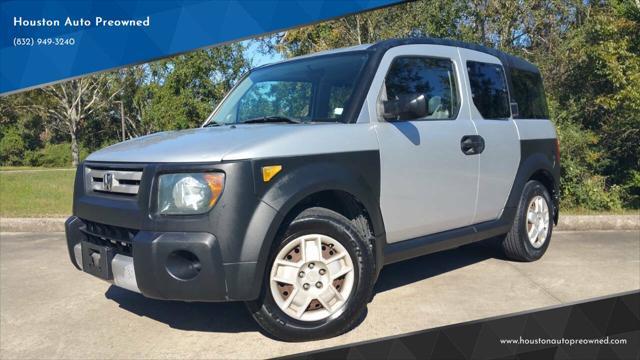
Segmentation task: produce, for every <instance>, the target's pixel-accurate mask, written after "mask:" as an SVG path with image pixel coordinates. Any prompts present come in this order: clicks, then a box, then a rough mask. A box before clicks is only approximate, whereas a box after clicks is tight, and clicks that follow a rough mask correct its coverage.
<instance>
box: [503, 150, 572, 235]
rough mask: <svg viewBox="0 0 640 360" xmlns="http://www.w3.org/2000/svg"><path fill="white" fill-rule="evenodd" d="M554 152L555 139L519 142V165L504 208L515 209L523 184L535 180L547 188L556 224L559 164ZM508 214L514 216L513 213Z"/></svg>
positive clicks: (558, 195)
mask: <svg viewBox="0 0 640 360" xmlns="http://www.w3.org/2000/svg"><path fill="white" fill-rule="evenodd" d="M554 151H555V139H533V140H521V141H520V154H521V155H520V156H521V158H520V165H519V166H518V171H517V173H516V176H515V179H514V183H513V187H512V189H511V193H510V195H509V198H508V199H507V203H506V206H505V208H510V209H516V208H517V207H518V202H519V201H520V196H521V195H522V191H523V189H524V186H525V184H526V183H527V182H528V181H530V180H537V181H540V182H541V183H542V184H543V185H544V186H545V187H546V188H547V190H548V191H549V194H550V195H551V197H552V199H553V200H552V201H553V220H554V223H556V224H557V222H558V216H559V208H558V202H559V201H558V200H559V197H560V194H559V185H560V164H559V163H558V162H557V161H556V157H555V153H554ZM509 213H510V214H515V211H510V212H509Z"/></svg>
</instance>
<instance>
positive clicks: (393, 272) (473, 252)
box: [105, 243, 499, 337]
mask: <svg viewBox="0 0 640 360" xmlns="http://www.w3.org/2000/svg"><path fill="white" fill-rule="evenodd" d="M488 245H489V244H488V243H476V244H471V245H466V246H463V247H460V248H457V249H453V250H448V251H444V252H440V253H435V254H431V255H425V256H421V257H419V258H415V259H411V260H407V261H403V262H399V263H396V264H391V265H388V266H385V267H384V269H383V270H382V272H381V273H380V277H379V278H378V281H377V283H376V287H375V290H374V294H378V293H382V292H385V291H388V290H393V289H395V288H397V287H401V286H405V285H408V284H411V283H413V282H417V281H421V280H425V279H428V278H431V277H435V276H438V275H440V274H444V273H447V272H449V271H453V270H456V269H459V268H463V267H465V266H468V265H471V264H475V263H477V262H480V261H484V260H487V259H490V258H496V257H499V253H498V252H497V251H496V250H495V248H493V247H491V246H488ZM374 296H375V295H374ZM105 297H106V298H107V299H109V300H112V301H114V302H116V303H117V304H118V305H119V306H120V308H122V309H124V310H127V311H129V312H131V313H133V314H136V315H138V316H142V317H146V318H149V319H153V320H156V321H159V322H162V323H164V324H167V325H168V326H170V327H171V328H174V329H180V330H191V331H203V332H226V333H241V332H253V331H259V332H261V333H262V334H263V335H265V336H268V337H271V336H269V335H268V334H266V333H265V332H264V331H263V330H262V329H261V328H260V327H259V326H258V325H257V323H256V322H255V321H254V320H253V318H252V317H251V315H250V314H249V312H248V310H247V309H246V308H245V306H244V304H243V303H241V302H227V303H206V302H182V301H165V300H154V299H149V298H146V297H144V296H142V295H140V294H138V293H135V292H131V291H128V290H124V289H121V288H119V287H116V286H111V287H109V289H108V290H107V291H106V292H105ZM365 317H366V315H364V316H363V317H361V318H360V319H359V320H358V321H357V323H356V324H355V327H357V326H358V325H359V324H360V323H362V321H363V320H364V318H365Z"/></svg>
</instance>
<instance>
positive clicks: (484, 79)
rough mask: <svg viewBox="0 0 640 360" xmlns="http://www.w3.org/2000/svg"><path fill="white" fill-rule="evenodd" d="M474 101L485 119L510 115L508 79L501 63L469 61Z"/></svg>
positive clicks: (468, 67) (502, 117)
mask: <svg viewBox="0 0 640 360" xmlns="http://www.w3.org/2000/svg"><path fill="white" fill-rule="evenodd" d="M467 71H468V73H469V83H470V85H471V95H472V96H473V103H474V104H475V106H476V108H477V109H478V111H479V112H480V114H481V115H482V117H483V118H485V119H506V118H508V117H509V116H510V114H511V113H510V111H509V93H508V92H507V81H506V80H505V77H504V70H503V69H502V66H501V65H498V64H489V63H483V62H477V61H467Z"/></svg>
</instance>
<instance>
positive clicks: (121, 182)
mask: <svg viewBox="0 0 640 360" xmlns="http://www.w3.org/2000/svg"><path fill="white" fill-rule="evenodd" d="M86 173H87V177H86V178H87V181H88V185H89V188H90V189H91V190H93V191H97V192H101V193H109V194H117V195H128V196H135V195H137V194H138V190H139V189H140V180H141V179H142V169H122V170H120V169H109V168H99V167H87V168H86Z"/></svg>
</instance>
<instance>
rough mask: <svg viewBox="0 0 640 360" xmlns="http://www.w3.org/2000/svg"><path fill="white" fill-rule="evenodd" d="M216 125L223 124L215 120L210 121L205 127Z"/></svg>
mask: <svg viewBox="0 0 640 360" xmlns="http://www.w3.org/2000/svg"><path fill="white" fill-rule="evenodd" d="M214 126H222V124H219V123H217V122H215V121H209V122H208V123H206V124H205V125H204V126H203V127H214Z"/></svg>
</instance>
